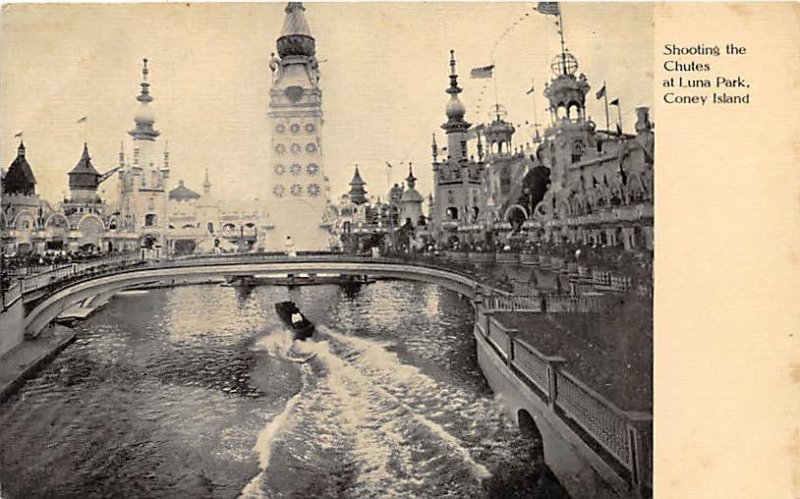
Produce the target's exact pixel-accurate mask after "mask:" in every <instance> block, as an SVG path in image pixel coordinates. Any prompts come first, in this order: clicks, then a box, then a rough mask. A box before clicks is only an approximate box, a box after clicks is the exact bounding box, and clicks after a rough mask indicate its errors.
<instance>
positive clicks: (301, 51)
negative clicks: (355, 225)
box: [265, 2, 329, 250]
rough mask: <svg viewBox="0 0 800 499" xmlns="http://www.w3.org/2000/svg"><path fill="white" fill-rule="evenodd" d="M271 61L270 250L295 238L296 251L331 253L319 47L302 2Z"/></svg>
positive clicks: (292, 6)
mask: <svg viewBox="0 0 800 499" xmlns="http://www.w3.org/2000/svg"><path fill="white" fill-rule="evenodd" d="M284 11H285V13H286V17H285V19H284V22H283V30H281V34H280V37H278V41H277V48H278V56H275V54H273V55H272V61H271V62H270V69H271V70H272V89H271V90H270V94H269V95H270V103H269V113H268V115H269V117H270V119H271V121H272V130H273V133H272V162H271V163H270V167H269V178H270V181H269V183H268V184H267V185H268V186H269V187H268V188H269V192H268V193H267V198H268V199H269V208H270V218H271V219H272V221H273V223H274V229H273V230H271V231H270V233H269V234H268V235H267V238H266V242H265V246H266V249H268V250H283V249H284V248H285V242H286V239H287V237H291V238H292V241H293V242H294V245H295V248H296V249H298V250H324V249H328V248H329V238H328V230H327V228H326V227H325V226H323V216H324V214H325V209H326V205H327V200H326V193H325V189H324V174H323V171H322V137H321V132H320V129H321V127H322V123H323V119H322V91H321V90H320V88H319V77H320V72H319V63H318V61H317V58H316V56H315V53H316V41H315V40H314V37H313V36H312V35H311V30H310V29H309V27H308V22H306V17H305V7H303V4H302V3H300V2H289V3H288V5H287V6H286V8H285V9H284Z"/></svg>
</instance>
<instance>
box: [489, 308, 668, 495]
mask: <svg viewBox="0 0 800 499" xmlns="http://www.w3.org/2000/svg"><path fill="white" fill-rule="evenodd" d="M494 302H495V301H494V300H493V299H492V297H489V296H486V297H483V298H482V299H481V300H480V301H479V302H478V304H477V310H476V323H477V324H478V326H479V327H478V331H479V332H480V334H481V336H482V337H483V338H484V340H485V341H487V342H488V343H489V345H490V346H491V347H492V348H491V349H492V350H494V351H495V353H496V354H497V356H498V357H499V358H500V360H502V361H503V363H504V364H506V365H507V366H508V367H509V369H510V370H511V371H512V372H513V373H514V374H515V375H516V376H517V377H518V378H519V379H520V380H521V381H522V382H523V383H524V384H525V385H527V386H529V387H532V388H533V390H532V391H533V392H534V393H536V394H537V395H538V396H539V397H540V398H541V399H542V400H543V401H544V402H546V403H547V404H548V406H549V408H550V410H552V411H553V412H554V413H555V414H556V415H557V417H558V418H560V419H561V420H563V421H564V422H565V423H566V424H567V425H568V426H572V425H577V426H578V427H579V428H580V430H582V432H578V434H579V436H581V438H583V439H584V440H585V439H587V438H588V440H589V441H590V442H592V443H593V444H590V445H589V446H590V447H591V448H593V449H594V448H598V447H599V448H600V449H602V450H603V451H604V453H605V454H606V455H608V456H609V457H608V458H606V457H604V456H603V453H599V454H598V456H600V457H601V459H604V460H606V461H608V460H609V459H610V460H611V461H612V462H609V465H610V466H611V467H612V468H613V469H617V468H619V467H620V466H621V468H622V469H624V470H625V472H626V473H627V475H628V476H627V477H626V480H627V481H628V482H629V484H630V485H631V487H633V488H637V489H643V488H646V487H652V469H653V456H652V445H651V443H652V424H653V422H652V415H651V414H648V413H638V412H626V411H623V410H621V409H619V408H618V407H616V406H615V405H614V404H613V403H611V402H610V401H609V400H608V399H606V398H605V397H603V396H602V395H600V394H599V393H597V392H596V391H594V390H592V389H591V388H589V387H588V386H587V385H586V384H584V383H583V382H581V381H580V380H578V379H577V378H576V377H575V376H574V375H572V374H570V373H569V372H568V371H566V370H565V369H564V367H565V361H564V359H562V358H560V357H550V356H546V355H544V354H542V353H541V352H539V351H538V350H536V349H535V348H534V347H532V346H531V345H529V344H528V343H526V342H525V341H523V340H521V339H519V338H517V337H516V336H517V331H516V330H514V329H509V328H507V327H505V326H503V324H502V323H500V322H499V321H498V320H497V319H496V318H495V317H493V314H494V312H495V310H493V309H492V308H491V305H492V303H494ZM580 433H583V434H584V435H580ZM595 452H597V451H595Z"/></svg>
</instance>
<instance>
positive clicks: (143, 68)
mask: <svg viewBox="0 0 800 499" xmlns="http://www.w3.org/2000/svg"><path fill="white" fill-rule="evenodd" d="M142 62H143V63H144V64H143V65H142V80H143V81H147V74H148V73H150V70H149V69H147V57H145V58H144V59H142Z"/></svg>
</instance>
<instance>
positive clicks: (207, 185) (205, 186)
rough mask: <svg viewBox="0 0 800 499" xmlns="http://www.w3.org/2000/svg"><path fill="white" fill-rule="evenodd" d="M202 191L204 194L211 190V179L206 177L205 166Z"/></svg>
mask: <svg viewBox="0 0 800 499" xmlns="http://www.w3.org/2000/svg"><path fill="white" fill-rule="evenodd" d="M203 192H204V193H205V194H208V193H209V192H211V181H210V180H209V179H208V168H206V179H205V180H204V181H203Z"/></svg>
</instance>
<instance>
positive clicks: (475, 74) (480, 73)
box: [469, 64, 494, 79]
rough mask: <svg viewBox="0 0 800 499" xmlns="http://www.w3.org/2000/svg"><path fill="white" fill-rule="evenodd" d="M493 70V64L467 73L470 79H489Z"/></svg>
mask: <svg viewBox="0 0 800 499" xmlns="http://www.w3.org/2000/svg"><path fill="white" fill-rule="evenodd" d="M493 70H494V64H492V65H491V66H483V67H481V68H474V69H473V70H472V71H470V73H469V77H470V78H479V79H480V78H491V77H492V71H493Z"/></svg>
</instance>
